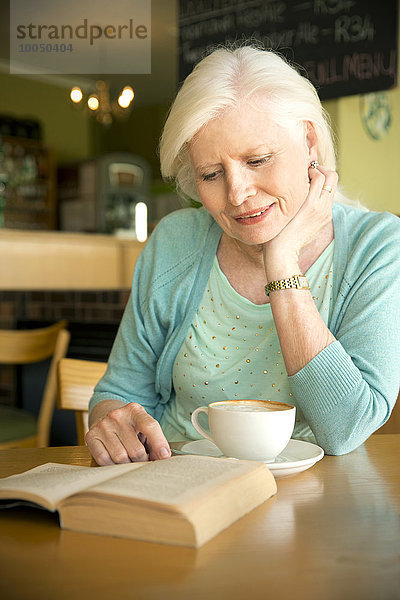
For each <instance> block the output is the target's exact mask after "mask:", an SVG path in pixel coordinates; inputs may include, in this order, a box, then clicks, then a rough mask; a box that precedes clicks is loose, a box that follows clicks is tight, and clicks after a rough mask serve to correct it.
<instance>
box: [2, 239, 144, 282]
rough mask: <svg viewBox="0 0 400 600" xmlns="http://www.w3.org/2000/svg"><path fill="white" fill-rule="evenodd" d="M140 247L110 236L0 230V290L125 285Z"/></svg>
mask: <svg viewBox="0 0 400 600" xmlns="http://www.w3.org/2000/svg"><path fill="white" fill-rule="evenodd" d="M144 245H145V244H144V243H141V242H137V241H134V240H126V239H120V238H117V237H114V236H112V235H99V234H80V233H67V232H58V231H37V232H36V231H23V230H15V229H0V257H1V258H0V290H13V291H18V290H71V289H75V290H96V289H101V290H108V289H126V288H127V289H129V288H130V287H131V279H132V273H133V268H134V266H135V263H136V260H137V258H138V256H139V254H140V252H141V251H142V249H143V247H144Z"/></svg>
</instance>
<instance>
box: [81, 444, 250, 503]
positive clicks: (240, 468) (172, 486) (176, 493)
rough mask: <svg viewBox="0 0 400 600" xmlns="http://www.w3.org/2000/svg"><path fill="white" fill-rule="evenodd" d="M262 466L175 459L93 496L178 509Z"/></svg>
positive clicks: (203, 458) (119, 480)
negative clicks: (151, 503) (143, 501)
mask: <svg viewBox="0 0 400 600" xmlns="http://www.w3.org/2000/svg"><path fill="white" fill-rule="evenodd" d="M259 465H260V463H257V462H255V463H251V462H249V461H246V462H245V461H239V460H236V459H221V458H210V457H206V456H174V457H172V458H169V459H165V460H159V461H155V462H152V463H146V468H145V469H142V470H141V471H139V472H135V473H125V474H124V475H123V476H121V477H117V478H114V479H113V480H112V481H106V482H104V483H101V484H100V485H96V486H94V487H92V488H91V489H90V492H98V493H103V494H113V495H118V496H126V497H130V498H140V499H143V500H148V501H153V502H159V503H165V504H172V505H178V504H181V503H184V502H186V501H189V500H191V499H192V498H195V497H196V496H199V495H201V494H202V493H203V492H206V491H209V490H212V489H213V488H214V487H217V486H218V485H220V484H222V483H223V482H224V481H229V480H231V479H234V478H235V477H237V476H240V475H242V474H244V473H247V472H249V471H252V470H253V469H255V468H257V467H258V466H259Z"/></svg>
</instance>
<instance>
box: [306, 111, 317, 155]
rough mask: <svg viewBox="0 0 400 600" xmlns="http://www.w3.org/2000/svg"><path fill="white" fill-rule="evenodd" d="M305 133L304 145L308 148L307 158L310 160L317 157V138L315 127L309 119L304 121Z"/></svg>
mask: <svg viewBox="0 0 400 600" xmlns="http://www.w3.org/2000/svg"><path fill="white" fill-rule="evenodd" d="M305 125H306V127H305V134H306V140H305V141H306V146H307V150H308V158H309V161H310V162H311V161H312V160H317V159H318V138H317V134H316V132H315V127H314V125H313V124H312V123H311V121H307V122H306V124H305Z"/></svg>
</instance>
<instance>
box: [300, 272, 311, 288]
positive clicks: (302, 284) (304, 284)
mask: <svg viewBox="0 0 400 600" xmlns="http://www.w3.org/2000/svg"><path fill="white" fill-rule="evenodd" d="M297 281H298V282H299V286H300V287H302V288H306V289H309V285H308V279H307V277H306V276H305V275H297Z"/></svg>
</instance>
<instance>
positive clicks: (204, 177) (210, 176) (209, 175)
mask: <svg viewBox="0 0 400 600" xmlns="http://www.w3.org/2000/svg"><path fill="white" fill-rule="evenodd" d="M217 175H218V171H215V172H214V173H207V174H206V175H202V177H201V178H202V180H203V181H212V180H213V179H216V177H217Z"/></svg>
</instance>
